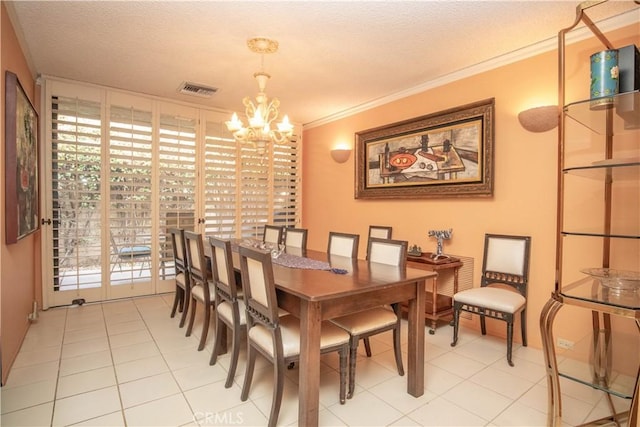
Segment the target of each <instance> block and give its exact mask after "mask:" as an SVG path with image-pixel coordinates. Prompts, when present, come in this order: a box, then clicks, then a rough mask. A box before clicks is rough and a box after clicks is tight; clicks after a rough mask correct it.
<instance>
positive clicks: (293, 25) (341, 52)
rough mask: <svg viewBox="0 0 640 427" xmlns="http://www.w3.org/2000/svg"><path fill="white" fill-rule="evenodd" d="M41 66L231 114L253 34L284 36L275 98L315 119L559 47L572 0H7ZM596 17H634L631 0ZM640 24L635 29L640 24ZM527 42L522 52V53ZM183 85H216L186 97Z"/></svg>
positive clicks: (251, 58) (249, 62)
mask: <svg viewBox="0 0 640 427" xmlns="http://www.w3.org/2000/svg"><path fill="white" fill-rule="evenodd" d="M5 3H6V4H7V6H8V10H9V15H10V17H11V18H12V22H13V24H14V27H16V32H17V33H18V37H19V38H20V40H21V43H22V47H23V50H24V51H25V52H26V54H27V57H28V61H29V63H30V66H31V67H32V71H33V72H34V74H36V75H37V74H41V75H48V76H56V77H64V78H69V79H73V80H79V81H83V82H89V83H96V84H100V85H105V86H110V87H116V88H122V89H128V90H132V91H136V92H142V93H147V94H152V95H157V96H160V97H165V98H171V99H178V100H182V101H187V102H191V103H198V104H203V105H207V106H209V107H215V108H219V109H224V110H236V111H241V110H242V104H241V100H242V98H243V97H245V96H249V95H250V96H252V97H253V96H255V94H256V92H257V85H256V83H255V81H254V80H253V77H252V76H253V73H254V72H255V71H258V70H259V69H260V66H261V59H260V56H259V55H257V54H255V53H252V52H250V51H249V49H248V48H247V46H246V40H247V39H248V38H250V37H256V36H265V37H269V38H273V39H276V40H278V41H279V43H280V49H279V51H278V52H277V53H276V54H272V55H267V56H265V58H264V69H265V70H266V71H267V72H269V73H270V74H271V75H272V78H271V80H270V81H269V83H268V85H267V90H266V92H267V94H268V95H269V96H277V97H278V98H279V99H280V101H281V109H282V111H284V112H287V113H288V114H289V116H290V118H291V119H292V121H294V122H296V123H302V124H310V123H311V124H313V123H314V122H316V123H318V122H320V121H323V120H327V118H329V117H331V116H336V115H339V114H342V113H344V112H348V111H353V109H357V108H358V106H362V105H367V104H371V103H375V102H376V100H382V99H386V98H390V97H393V96H394V95H396V96H397V94H400V93H407V92H408V91H411V89H412V88H416V87H421V86H424V85H427V84H429V82H437V81H442V80H443V79H446V78H447V76H451V75H452V74H456V73H458V74H460V73H461V72H464V70H467V71H469V70H471V71H473V68H470V67H474V66H477V64H481V63H485V64H486V62H487V61H491V60H496V58H499V57H502V58H503V59H504V58H505V55H506V56H507V57H508V56H509V55H512V56H514V55H516V54H517V53H518V52H522V50H523V49H524V48H529V49H532V47H533V46H534V45H536V46H538V47H540V46H546V49H549V48H553V47H555V38H556V37H557V33H558V31H559V29H561V28H563V27H567V26H569V25H571V24H572V23H573V20H574V18H575V8H576V5H577V4H578V3H579V2H577V1H390V0H388V1H384V2H373V1H330V2H327V1H289V2H280V1H260V2H255V1H44V2H41V1H5ZM589 15H590V16H591V17H592V19H594V20H595V21H601V20H603V19H605V18H613V17H615V18H613V19H611V20H610V21H614V22H615V23H620V22H622V23H627V24H629V23H633V22H636V23H638V22H640V6H639V5H638V4H637V3H635V2H633V1H610V2H608V3H605V4H603V5H600V6H598V7H595V8H593V9H592V13H590V14H589ZM638 25H639V33H640V24H638ZM524 50H526V49H524ZM183 81H190V82H195V83H199V84H203V85H207V86H213V87H216V88H219V91H218V92H217V93H216V94H215V95H213V96H212V97H211V98H209V99H203V98H197V97H193V96H187V95H181V94H178V93H177V88H178V87H179V85H180V84H181V83H182V82H183Z"/></svg>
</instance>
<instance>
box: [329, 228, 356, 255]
mask: <svg viewBox="0 0 640 427" xmlns="http://www.w3.org/2000/svg"><path fill="white" fill-rule="evenodd" d="M359 242H360V235H359V234H348V233H337V232H335V231H330V232H329V244H328V246H327V253H328V254H329V255H340V256H346V257H350V258H357V257H358V244H359Z"/></svg>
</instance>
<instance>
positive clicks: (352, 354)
mask: <svg viewBox="0 0 640 427" xmlns="http://www.w3.org/2000/svg"><path fill="white" fill-rule="evenodd" d="M357 357H358V337H353V336H352V337H351V338H350V339H349V392H348V393H347V399H351V398H352V397H353V391H354V389H355V388H356V358H357Z"/></svg>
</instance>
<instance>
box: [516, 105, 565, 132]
mask: <svg viewBox="0 0 640 427" xmlns="http://www.w3.org/2000/svg"><path fill="white" fill-rule="evenodd" d="M559 119H560V112H559V111H558V106H557V105H546V106H544V107H535V108H529V109H528V110H524V111H522V112H521V113H520V114H518V121H519V122H520V125H522V127H523V128H525V129H526V130H528V131H529V132H546V131H548V130H551V129H553V128H554V127H556V126H558V121H559Z"/></svg>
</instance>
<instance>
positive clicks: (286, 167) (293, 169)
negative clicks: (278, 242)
mask: <svg viewBox="0 0 640 427" xmlns="http://www.w3.org/2000/svg"><path fill="white" fill-rule="evenodd" d="M299 154H300V150H299V145H298V141H297V139H296V140H295V141H290V142H284V143H281V144H275V145H274V147H273V223H274V224H275V225H280V226H283V227H298V226H299V224H300V211H301V205H302V200H301V197H300V193H301V188H300V181H301V180H300V178H301V176H300V175H301V173H300V156H299Z"/></svg>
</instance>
